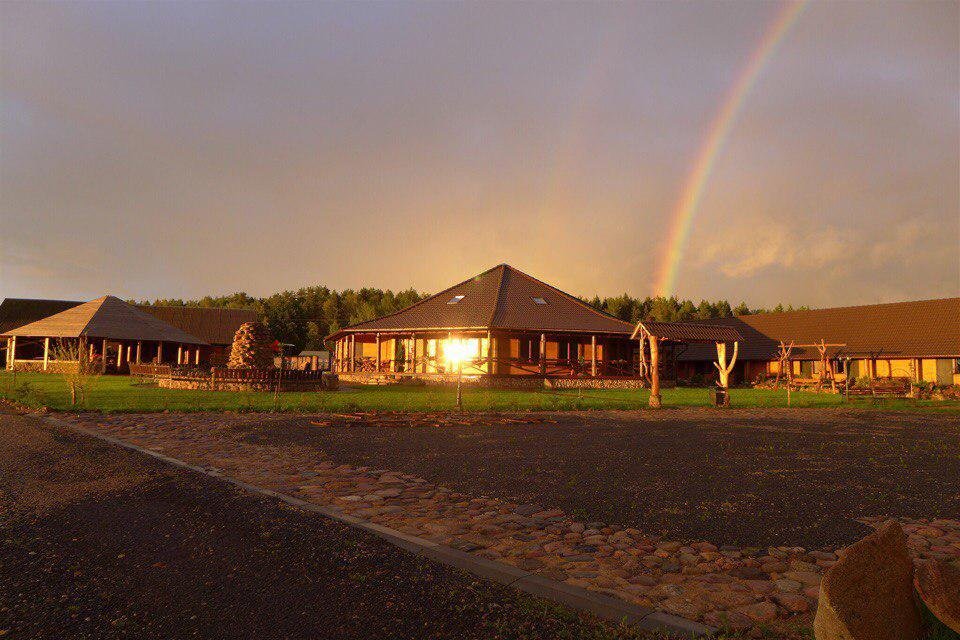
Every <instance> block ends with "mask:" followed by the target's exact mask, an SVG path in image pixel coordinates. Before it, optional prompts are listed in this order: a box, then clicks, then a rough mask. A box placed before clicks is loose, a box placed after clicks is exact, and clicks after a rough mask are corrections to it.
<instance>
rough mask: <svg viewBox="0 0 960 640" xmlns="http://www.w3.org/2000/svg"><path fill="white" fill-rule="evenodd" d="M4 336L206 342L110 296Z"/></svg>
mask: <svg viewBox="0 0 960 640" xmlns="http://www.w3.org/2000/svg"><path fill="white" fill-rule="evenodd" d="M4 335H8V336H24V337H37V338H80V337H85V338H105V339H108V340H149V341H163V342H175V343H181V344H206V343H205V342H203V340H201V339H200V338H197V337H196V336H193V335H191V334H189V333H187V332H185V331H182V330H180V329H178V328H176V327H174V326H171V325H169V324H167V323H166V322H163V321H162V320H159V319H158V318H156V317H154V316H152V315H150V314H149V313H145V312H143V311H141V310H139V309H137V308H136V307H134V306H133V305H130V304H127V303H126V302H124V301H123V300H120V299H119V298H116V297H114V296H103V297H102V298H97V299H96V300H91V301H90V302H85V303H83V304H81V305H78V306H76V307H73V308H71V309H67V310H66V311H61V312H60V313H57V314H54V315H52V316H49V317H47V318H43V319H42V320H37V321H36V322H31V323H29V324H25V325H23V326H20V327H17V328H15V329H10V330H7V331H6V332H5V334H4Z"/></svg>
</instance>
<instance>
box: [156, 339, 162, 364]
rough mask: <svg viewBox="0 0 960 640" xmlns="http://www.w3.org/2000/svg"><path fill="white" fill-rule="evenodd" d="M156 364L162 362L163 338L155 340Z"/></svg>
mask: <svg viewBox="0 0 960 640" xmlns="http://www.w3.org/2000/svg"><path fill="white" fill-rule="evenodd" d="M157 364H163V340H160V341H159V342H157Z"/></svg>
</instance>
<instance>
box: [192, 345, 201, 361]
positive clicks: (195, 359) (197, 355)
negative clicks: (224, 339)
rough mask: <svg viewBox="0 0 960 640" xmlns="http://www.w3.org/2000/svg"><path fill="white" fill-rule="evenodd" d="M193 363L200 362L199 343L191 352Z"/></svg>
mask: <svg viewBox="0 0 960 640" xmlns="http://www.w3.org/2000/svg"><path fill="white" fill-rule="evenodd" d="M193 364H195V365H199V364H200V345H197V346H196V350H195V351H194V352H193Z"/></svg>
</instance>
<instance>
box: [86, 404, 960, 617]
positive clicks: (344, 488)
mask: <svg viewBox="0 0 960 640" xmlns="http://www.w3.org/2000/svg"><path fill="white" fill-rule="evenodd" d="M69 420H72V421H73V422H74V423H76V424H77V425H78V426H82V427H85V428H94V429H96V430H98V431H99V432H101V433H104V434H105V435H110V436H113V437H115V438H119V439H121V440H124V441H126V442H129V443H131V444H136V445H138V446H141V447H144V448H147V449H151V450H154V451H157V452H162V453H163V454H165V455H168V456H171V457H174V458H177V459H180V460H183V461H185V462H188V463H190V464H193V465H197V466H205V467H208V468H212V469H216V470H217V471H218V472H220V473H221V474H224V475H227V476H230V477H233V478H236V479H239V480H242V481H244V482H248V483H251V484H255V485H258V486H262V487H265V488H269V489H273V490H275V491H280V492H284V493H288V494H291V495H295V496H297V497H300V498H302V499H305V500H309V501H312V502H315V503H317V504H322V505H328V506H335V507H338V508H339V509H341V510H342V511H343V512H345V513H348V514H351V515H354V516H357V517H361V518H364V519H367V520H370V521H372V522H375V523H377V524H381V525H384V526H388V527H390V528H393V529H395V530H398V531H401V532H403V533H407V534H411V535H416V536H419V537H423V538H427V539H430V540H434V541H436V542H439V543H442V544H447V545H450V546H452V547H455V548H458V549H461V550H464V551H468V552H471V553H475V554H477V555H479V556H482V557H485V558H490V559H494V560H498V561H501V562H505V563H508V564H511V565H515V566H517V567H520V568H522V569H525V570H527V571H534V572H536V573H539V574H541V575H543V576H545V577H549V578H551V579H556V580H560V581H564V582H567V583H569V584H573V585H577V586H582V587H585V588H588V589H592V590H596V591H600V592H603V593H606V594H609V595H613V596H616V597H619V598H622V599H624V600H626V601H629V602H633V603H636V604H639V605H643V606H653V607H655V608H657V609H660V610H663V611H666V612H668V613H672V614H675V615H680V616H683V617H686V618H689V619H692V620H697V621H700V622H704V623H706V624H710V625H713V626H724V625H726V626H728V627H730V628H733V629H751V628H756V629H759V627H760V626H767V627H770V626H772V627H774V628H776V629H779V630H780V631H781V633H784V634H792V633H793V632H797V633H799V631H798V630H800V629H802V628H804V627H809V625H810V623H811V620H812V616H813V612H814V611H815V609H816V600H817V596H818V593H819V584H820V578H821V575H822V573H823V571H824V570H825V569H826V568H827V567H830V566H831V565H832V564H833V563H835V562H836V560H837V550H836V549H820V550H807V549H804V548H801V547H786V546H780V547H768V548H744V547H737V546H729V545H724V541H723V540H712V541H703V540H699V541H677V540H665V539H661V538H658V537H655V536H651V535H647V534H645V533H644V532H642V531H639V530H637V529H633V528H620V527H617V526H612V525H608V524H605V523H600V522H578V521H576V520H575V519H573V518H571V517H570V516H569V515H568V514H565V513H564V512H563V511H561V510H559V509H555V508H551V506H550V505H537V504H515V503H511V502H508V501H505V500H501V499H497V498H490V497H485V496H476V495H468V494H465V493H461V492H457V491H453V490H451V489H449V488H446V487H443V486H439V485H435V484H431V483H430V482H428V481H426V480H424V479H423V478H420V477H417V476H415V475H411V474H405V473H401V472H397V471H393V470H389V469H375V468H370V467H363V466H351V465H346V464H340V463H339V462H338V461H337V460H334V459H330V458H329V457H327V456H325V455H323V454H321V453H320V452H318V450H317V449H316V448H315V447H309V446H303V445H297V444H288V445H283V446H279V445H278V446H264V445H263V444H255V443H251V442H248V441H245V440H244V438H243V436H242V433H241V432H239V431H238V430H236V429H234V428H232V425H230V424H229V421H228V422H227V423H223V422H221V421H218V420H217V419H216V417H215V416H204V415H197V414H194V415H174V414H167V415H163V414H159V415H149V416H108V417H104V416H94V415H85V416H82V417H76V418H69ZM318 455H319V456H320V457H318ZM883 520H884V518H883V517H882V516H879V517H877V518H874V519H871V520H869V521H866V522H867V523H868V524H871V525H875V524H876V523H878V522H881V521H883ZM901 522H902V523H903V524H904V527H905V529H906V531H907V532H908V534H909V544H910V547H911V550H912V551H913V553H914V554H915V556H916V557H917V558H927V557H936V558H960V521H957V520H946V519H938V520H931V521H928V520H906V519H901Z"/></svg>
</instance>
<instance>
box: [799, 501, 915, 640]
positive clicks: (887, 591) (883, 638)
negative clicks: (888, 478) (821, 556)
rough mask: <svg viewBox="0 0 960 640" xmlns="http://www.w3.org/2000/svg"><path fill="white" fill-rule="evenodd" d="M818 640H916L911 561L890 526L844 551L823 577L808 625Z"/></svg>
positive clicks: (902, 537) (895, 529) (903, 542)
mask: <svg viewBox="0 0 960 640" xmlns="http://www.w3.org/2000/svg"><path fill="white" fill-rule="evenodd" d="M813 630H814V634H815V635H816V638H817V640H917V639H918V638H919V637H920V612H919V610H918V609H917V604H916V601H915V600H914V596H913V561H912V560H911V558H910V554H909V552H908V551H907V537H906V535H905V534H904V533H903V529H902V528H901V527H900V524H899V523H898V522H896V521H895V520H890V521H888V522H886V523H885V524H883V525H882V526H881V527H880V528H879V529H877V530H876V531H875V532H873V533H871V534H870V535H869V536H867V537H866V538H863V539H862V540H860V541H858V542H855V543H854V544H852V545H851V546H849V547H848V548H847V549H846V551H845V552H844V553H843V555H842V556H841V558H840V560H839V561H837V563H836V564H835V565H833V566H832V567H831V568H830V569H829V570H828V571H827V573H826V574H825V575H824V576H823V581H822V582H821V584H820V600H819V602H818V605H817V616H816V618H815V619H814V622H813Z"/></svg>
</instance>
